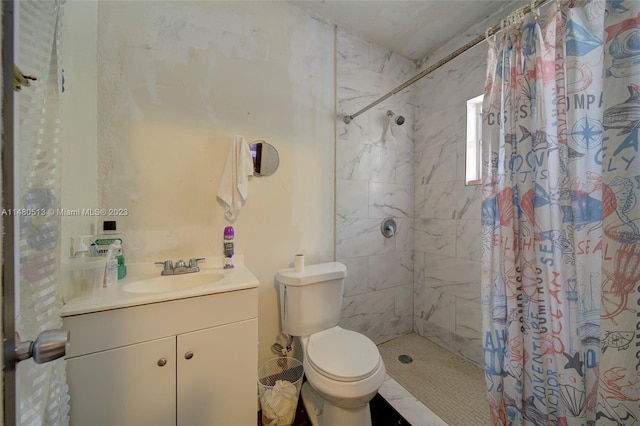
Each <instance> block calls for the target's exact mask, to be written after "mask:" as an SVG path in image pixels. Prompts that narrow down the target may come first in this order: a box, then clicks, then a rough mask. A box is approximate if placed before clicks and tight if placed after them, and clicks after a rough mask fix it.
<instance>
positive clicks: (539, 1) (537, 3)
mask: <svg viewBox="0 0 640 426" xmlns="http://www.w3.org/2000/svg"><path fill="white" fill-rule="evenodd" d="M551 1H553V0H534V1H533V2H531V4H530V5H527V6H523V7H521V8H520V9H516V10H515V11H514V12H512V13H511V14H510V15H509V16H517V15H518V14H519V13H522V14H523V15H524V14H527V13H529V12H530V11H531V10H533V9H536V8H539V7H541V6H544V5H545V4H546V3H549V2H551ZM503 25H504V20H503V22H502V23H500V24H498V25H496V26H494V27H491V28H489V29H488V30H487V31H486V33H485V34H481V35H479V36H478V37H476V38H475V39H473V40H471V41H470V42H468V43H467V44H465V45H464V46H462V47H460V48H459V49H457V50H455V51H454V52H452V53H450V54H449V55H447V56H445V57H444V58H442V59H440V60H439V61H438V62H436V63H435V64H433V65H431V66H429V67H427V68H425V69H424V70H422V71H421V72H420V73H418V74H416V75H415V76H413V77H412V78H410V79H409V80H407V81H405V82H404V83H402V84H401V85H399V86H398V87H396V88H395V89H393V90H391V91H390V92H389V93H387V94H386V95H384V96H382V97H380V98H378V99H376V100H375V101H373V102H371V103H370V104H369V105H367V106H366V107H364V108H362V109H361V110H360V111H358V112H356V113H353V114H351V115H344V116H342V120H343V121H344V122H345V123H347V124H349V123H351V121H353V119H354V118H356V117H357V116H359V115H360V114H362V113H363V112H366V111H368V110H370V109H371V108H373V107H374V106H376V105H378V104H379V103H381V102H383V101H385V100H386V99H388V98H390V97H391V96H393V95H395V94H396V93H398V92H400V91H402V90H404V89H406V88H407V87H409V86H411V85H412V84H413V83H415V82H416V81H418V80H420V79H421V78H422V77H425V76H426V75H428V74H431V73H432V72H433V71H435V70H437V69H438V68H440V67H441V66H443V65H444V64H446V63H447V62H449V61H451V60H452V59H454V58H456V57H458V56H460V55H461V54H463V53H464V52H466V51H467V50H469V49H471V48H472V47H474V46H475V45H477V44H480V43H481V42H483V41H484V40H486V39H487V38H489V37H491V36H492V35H494V34H497V33H498V32H500V31H501V30H502V27H503Z"/></svg>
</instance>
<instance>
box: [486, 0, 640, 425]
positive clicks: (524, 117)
mask: <svg viewBox="0 0 640 426" xmlns="http://www.w3.org/2000/svg"><path fill="white" fill-rule="evenodd" d="M509 21H511V23H510V25H509V22H507V24H508V25H507V26H508V28H507V29H505V30H504V31H502V33H501V35H500V39H499V40H491V41H490V43H489V44H490V47H489V53H488V61H487V62H488V64H487V83H486V87H485V95H484V104H483V180H482V184H483V193H484V196H483V203H482V231H483V235H482V241H483V260H482V298H483V350H484V367H485V377H486V382H487V390H488V399H489V404H490V408H491V417H492V421H493V424H496V425H593V424H595V423H596V422H597V423H598V424H618V425H626V426H631V425H638V424H640V375H639V374H640V373H639V371H640V364H639V361H638V357H639V356H640V351H639V349H640V331H639V330H640V323H639V321H640V228H639V226H640V206H639V205H638V198H639V196H640V153H639V152H638V151H639V142H638V133H639V131H640V130H639V129H640V2H637V1H623V0H615V1H613V0H612V1H606V2H605V1H586V2H585V1H578V0H573V1H562V2H559V1H558V2H556V3H554V4H553V5H552V6H551V7H550V10H549V11H548V13H546V14H544V15H543V16H542V15H539V13H529V14H527V15H526V16H524V17H522V16H521V17H520V19H517V17H516V18H514V19H510V20H509Z"/></svg>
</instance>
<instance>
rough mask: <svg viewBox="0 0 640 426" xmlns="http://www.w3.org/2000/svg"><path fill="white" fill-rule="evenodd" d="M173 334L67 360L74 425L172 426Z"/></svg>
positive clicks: (173, 385) (173, 407) (173, 412)
mask: <svg viewBox="0 0 640 426" xmlns="http://www.w3.org/2000/svg"><path fill="white" fill-rule="evenodd" d="M175 348H176V338H175V337H167V338H164V339H158V340H152V341H149V342H145V343H139V344H135V345H129V346H125V347H122V348H117V349H111V350H106V351H102V352H97V353H93V354H89V355H83V356H79V357H76V358H72V359H69V360H68V361H67V381H68V383H69V388H70V390H71V413H70V414H71V421H72V424H73V425H74V426H84V425H91V426H98V425H105V426H107V425H108V426H113V425H119V426H127V425H132V426H133V425H135V426H141V425H153V426H160V425H175V421H176V405H175V401H176V362H175Z"/></svg>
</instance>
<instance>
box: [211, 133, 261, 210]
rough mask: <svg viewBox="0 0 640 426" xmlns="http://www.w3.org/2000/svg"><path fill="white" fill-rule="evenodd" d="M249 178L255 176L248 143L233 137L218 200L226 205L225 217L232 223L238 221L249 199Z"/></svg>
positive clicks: (239, 137)
mask: <svg viewBox="0 0 640 426" xmlns="http://www.w3.org/2000/svg"><path fill="white" fill-rule="evenodd" d="M249 176H253V158H252V157H251V151H250V150H249V145H248V144H247V141H246V140H245V139H244V138H243V137H242V136H238V135H236V136H234V137H233V143H232V144H231V149H230V150H229V155H227V162H226V164H225V166H224V172H223V173H222V179H220V186H219V187H218V198H219V199H220V201H222V202H223V203H224V204H225V210H224V215H225V216H226V217H227V219H229V220H230V221H234V220H236V218H237V217H238V213H240V208H241V207H242V206H243V204H244V202H245V201H246V199H247V195H248V190H249Z"/></svg>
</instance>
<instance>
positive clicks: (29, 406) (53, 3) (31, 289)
mask: <svg viewBox="0 0 640 426" xmlns="http://www.w3.org/2000/svg"><path fill="white" fill-rule="evenodd" d="M62 15H63V0H47V1H40V0H22V1H20V2H16V28H15V46H16V48H15V62H16V64H17V65H18V66H19V67H20V69H21V70H22V71H23V72H24V73H26V74H29V75H32V76H35V77H36V78H37V80H36V81H34V82H33V83H32V84H31V86H28V87H22V89H21V91H20V92H19V93H17V95H16V97H15V99H16V115H17V119H18V123H17V126H16V138H15V141H16V144H15V145H16V147H15V160H14V161H15V163H14V167H15V168H16V171H17V174H16V183H17V188H16V197H18V198H19V199H18V200H17V202H19V204H18V206H19V207H20V208H21V209H23V211H25V212H27V213H24V214H22V215H20V217H19V218H18V238H19V241H18V247H17V250H16V256H17V257H18V258H19V268H18V269H19V273H18V274H17V276H16V279H17V280H18V282H19V287H18V288H19V292H17V294H16V324H15V325H16V331H17V332H18V333H19V335H20V336H21V337H22V338H23V340H27V339H34V338H35V337H37V336H38V334H39V333H40V332H41V331H43V330H48V329H57V328H62V319H61V318H60V313H61V310H62V291H61V284H60V281H59V276H58V264H59V260H60V245H59V240H60V217H59V216H57V214H56V213H55V212H56V210H57V209H59V208H60V197H61V184H60V175H61V157H60V132H61V111H62V109H61V95H62V58H61V52H60V51H61V46H60V38H61V25H62ZM16 387H17V389H16V392H17V394H16V399H17V401H18V406H17V412H16V424H19V425H65V424H69V395H68V386H67V382H66V361H65V360H64V359H62V358H61V359H58V360H55V361H52V362H49V363H46V364H36V363H34V362H33V361H32V360H27V361H23V362H21V363H19V364H18V367H17V371H16Z"/></svg>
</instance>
